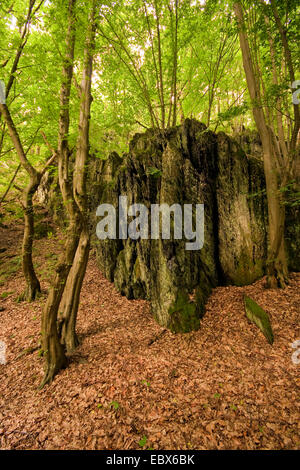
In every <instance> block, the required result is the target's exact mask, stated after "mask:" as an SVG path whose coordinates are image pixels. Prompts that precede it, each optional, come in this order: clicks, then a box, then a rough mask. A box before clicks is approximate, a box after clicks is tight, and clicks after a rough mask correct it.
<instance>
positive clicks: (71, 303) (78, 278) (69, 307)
mask: <svg viewBox="0 0 300 470" xmlns="http://www.w3.org/2000/svg"><path fill="white" fill-rule="evenodd" d="M89 248H90V243H89V233H88V229H84V230H83V231H82V232H81V236H80V240H79V244H78V247H77V251H76V255H75V258H74V262H73V266H72V269H71V270H70V273H69V276H68V279H67V283H66V287H65V290H64V295H63V298H62V301H61V305H60V316H59V319H58V325H59V327H58V329H59V334H60V341H61V343H62V344H63V345H64V347H65V349H66V351H67V353H71V352H73V351H74V349H76V347H77V346H78V344H79V341H78V338H77V335H76V320H77V312H78V307H79V300H80V292H81V287H82V283H83V279H84V276H85V272H86V267H87V263H88V258H89Z"/></svg>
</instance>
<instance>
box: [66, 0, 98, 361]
mask: <svg viewBox="0 0 300 470" xmlns="http://www.w3.org/2000/svg"><path fill="white" fill-rule="evenodd" d="M94 35H95V2H94V3H93V8H92V11H91V16H90V27H89V30H88V34H87V40H86V47H85V54H84V70H83V74H82V81H81V104H80V115H79V124H78V128H79V134H78V142H77V152H76V160H75V167H74V173H73V193H74V199H75V201H76V204H77V207H78V208H79V211H80V215H81V221H82V230H81V234H80V240H79V244H78V248H77V252H76V256H75V259H74V263H73V266H72V269H71V271H70V273H69V276H68V280H67V284H66V288H65V292H64V297H63V299H62V305H61V306H60V311H61V312H62V314H61V316H60V318H59V329H60V334H61V342H62V343H63V344H64V345H65V347H66V350H67V351H68V352H71V351H73V350H74V349H75V348H76V346H77V345H78V339H77V336H76V330H75V327H76V319H77V311H78V306H79V300H80V292H81V287H82V282H83V279H84V276H85V272H86V266H87V262H88V257H89V248H90V235H89V227H88V220H87V211H88V208H87V190H86V178H87V163H88V157H89V122H90V108H91V102H92V96H91V81H92V70H93V53H94Z"/></svg>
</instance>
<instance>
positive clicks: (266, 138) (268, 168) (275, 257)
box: [234, 2, 287, 287]
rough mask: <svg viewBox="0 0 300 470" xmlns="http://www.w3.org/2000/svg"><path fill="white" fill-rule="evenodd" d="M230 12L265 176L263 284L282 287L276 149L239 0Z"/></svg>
mask: <svg viewBox="0 0 300 470" xmlns="http://www.w3.org/2000/svg"><path fill="white" fill-rule="evenodd" d="M234 11H235V15H236V18H237V21H238V26H239V38H240V45H241V50H242V56H243V65H244V70H245V75H246V80H247V85H248V90H249V94H250V98H251V101H252V110H253V116H254V119H255V123H256V126H257V129H258V132H259V134H260V137H261V141H262V147H263V159H264V172H265V178H266V189H267V200H268V217H269V253H268V260H267V286H268V287H284V286H285V283H286V282H287V263H286V256H285V249H284V222H285V211H284V205H283V204H282V201H281V196H280V192H279V187H280V186H279V181H278V174H277V173H276V165H275V159H276V151H275V148H274V144H273V139H272V134H271V132H270V129H269V127H268V126H267V124H266V119H265V115H264V112H263V109H262V106H261V96H260V90H259V84H258V83H257V82H256V79H255V74H254V68H253V63H252V58H251V54H250V47H249V41H248V36H247V32H246V29H245V23H244V17H243V10H242V6H241V4H240V2H236V3H235V4H234Z"/></svg>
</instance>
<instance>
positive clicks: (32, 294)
mask: <svg viewBox="0 0 300 470" xmlns="http://www.w3.org/2000/svg"><path fill="white" fill-rule="evenodd" d="M39 183H40V176H38V177H37V178H36V179H35V180H33V178H31V181H30V182H29V184H28V186H27V188H26V189H25V191H24V195H23V204H24V221H25V227H24V234H23V244H22V268H23V274H24V277H25V280H26V283H27V288H26V290H25V292H24V294H23V295H22V296H21V298H22V299H23V300H27V301H28V302H31V301H32V300H34V299H35V298H36V297H37V295H38V294H39V293H40V292H41V286H40V282H39V280H38V278H37V276H36V273H35V270H34V267H33V261H32V245H33V237H34V211H33V201H32V199H33V195H34V194H35V192H36V190H37V188H38V186H39Z"/></svg>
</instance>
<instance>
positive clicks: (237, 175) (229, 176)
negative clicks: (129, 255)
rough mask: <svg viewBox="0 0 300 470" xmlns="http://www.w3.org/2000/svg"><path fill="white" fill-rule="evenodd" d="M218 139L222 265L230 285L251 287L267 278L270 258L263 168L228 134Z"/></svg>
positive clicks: (220, 251) (221, 134)
mask: <svg viewBox="0 0 300 470" xmlns="http://www.w3.org/2000/svg"><path fill="white" fill-rule="evenodd" d="M217 139H218V175H217V177H216V180H217V201H218V218H219V225H218V234H219V239H218V245H219V257H220V264H221V266H222V270H223V276H224V281H225V282H226V283H231V284H234V285H245V284H250V283H251V282H253V281H255V280H256V279H258V278H259V277H262V276H263V274H264V262H265V259H266V256H267V236H266V234H267V223H268V221H267V204H266V198H265V194H264V189H265V180H264V173H263V167H262V164H261V162H260V161H259V160H257V159H255V158H254V157H247V156H246V155H245V153H244V152H243V150H242V149H241V147H239V145H238V144H237V143H236V142H235V141H233V140H231V139H230V138H229V137H228V136H227V135H225V134H224V133H219V134H218V137H217Z"/></svg>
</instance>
